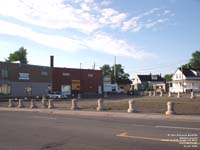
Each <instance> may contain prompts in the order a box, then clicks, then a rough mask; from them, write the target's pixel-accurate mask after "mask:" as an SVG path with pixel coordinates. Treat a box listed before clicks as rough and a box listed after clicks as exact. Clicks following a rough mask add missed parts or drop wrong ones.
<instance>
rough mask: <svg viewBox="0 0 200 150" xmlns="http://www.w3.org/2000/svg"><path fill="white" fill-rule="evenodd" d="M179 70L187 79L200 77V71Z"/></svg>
mask: <svg viewBox="0 0 200 150" xmlns="http://www.w3.org/2000/svg"><path fill="white" fill-rule="evenodd" d="M179 70H180V71H182V73H183V74H184V75H185V76H186V77H200V69H192V68H191V69H189V68H179ZM195 72H196V74H195Z"/></svg>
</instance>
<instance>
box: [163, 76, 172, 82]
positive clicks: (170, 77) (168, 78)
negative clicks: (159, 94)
mask: <svg viewBox="0 0 200 150" xmlns="http://www.w3.org/2000/svg"><path fill="white" fill-rule="evenodd" d="M172 76H173V74H166V75H165V76H164V78H165V80H166V81H172Z"/></svg>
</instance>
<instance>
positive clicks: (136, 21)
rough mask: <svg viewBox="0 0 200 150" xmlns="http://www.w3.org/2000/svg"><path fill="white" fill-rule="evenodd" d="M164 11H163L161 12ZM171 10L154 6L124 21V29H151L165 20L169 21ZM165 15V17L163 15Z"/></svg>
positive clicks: (136, 30) (133, 30)
mask: <svg viewBox="0 0 200 150" xmlns="http://www.w3.org/2000/svg"><path fill="white" fill-rule="evenodd" d="M161 12H162V13H161ZM170 13H171V11H170V10H161V9H159V8H153V9H151V10H150V11H147V12H144V13H142V14H139V15H138V16H134V17H132V18H131V19H129V20H128V21H124V22H123V26H122V28H121V29H122V31H129V30H130V31H132V32H138V31H140V30H142V29H150V28H153V27H155V26H156V25H159V24H161V23H163V22H166V21H169V19H168V18H167V15H168V16H170ZM161 14H163V15H165V17H164V18H163V15H161Z"/></svg>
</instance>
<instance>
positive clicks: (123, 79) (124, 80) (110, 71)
mask: <svg viewBox="0 0 200 150" xmlns="http://www.w3.org/2000/svg"><path fill="white" fill-rule="evenodd" d="M114 68H116V76H115V75H114V72H115V71H114ZM100 69H101V70H102V72H103V75H104V77H105V76H111V82H112V83H115V82H116V83H117V84H130V83H131V81H130V80H129V74H128V73H125V72H124V69H123V67H122V65H121V64H116V66H114V65H113V66H112V67H110V66H109V65H103V66H102V67H100Z"/></svg>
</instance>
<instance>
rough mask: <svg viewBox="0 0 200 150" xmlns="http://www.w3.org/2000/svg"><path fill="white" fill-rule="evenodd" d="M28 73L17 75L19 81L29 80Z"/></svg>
mask: <svg viewBox="0 0 200 150" xmlns="http://www.w3.org/2000/svg"><path fill="white" fill-rule="evenodd" d="M29 75H30V74H29V73H19V80H29V79H30V77H29Z"/></svg>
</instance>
